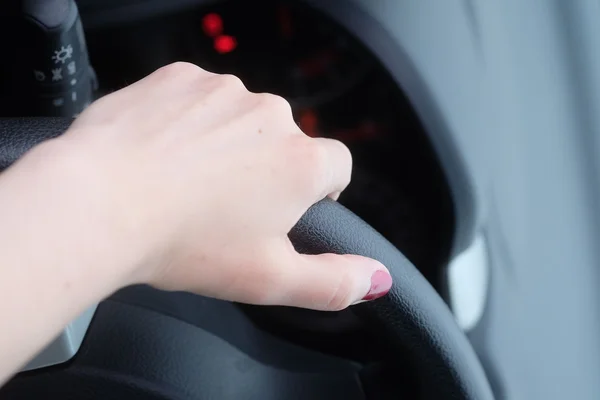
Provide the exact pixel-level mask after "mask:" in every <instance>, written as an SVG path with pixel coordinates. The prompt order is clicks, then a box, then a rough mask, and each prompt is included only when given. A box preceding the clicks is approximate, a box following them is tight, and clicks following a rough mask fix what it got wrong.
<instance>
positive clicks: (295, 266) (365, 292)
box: [270, 251, 392, 311]
mask: <svg viewBox="0 0 600 400" xmlns="http://www.w3.org/2000/svg"><path fill="white" fill-rule="evenodd" d="M291 253H292V254H290V259H289V261H288V262H286V263H285V264H284V265H286V266H285V273H283V274H282V275H281V278H282V279H281V281H280V282H278V283H279V285H278V286H279V287H278V288H277V290H276V293H272V294H273V295H274V296H275V297H276V298H271V299H270V300H271V301H274V302H275V303H277V304H280V305H286V306H293V307H302V308H309V309H314V310H322V311H338V310H342V309H344V308H346V307H348V306H350V305H352V304H355V303H357V302H361V301H368V300H374V299H377V298H379V297H382V296H384V295H385V294H386V293H387V292H388V291H389V290H390V288H391V286H392V277H391V276H390V273H389V272H388V270H387V269H386V268H385V267H384V266H383V264H381V263H380V262H378V261H375V260H372V259H370V258H366V257H362V256H355V255H337V254H321V255H302V254H298V253H296V252H295V251H293V252H291Z"/></svg>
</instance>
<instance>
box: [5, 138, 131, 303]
mask: <svg viewBox="0 0 600 400" xmlns="http://www.w3.org/2000/svg"><path fill="white" fill-rule="evenodd" d="M80 150H83V149H80V148H79V145H78V144H76V143H74V142H71V141H69V140H68V139H63V138H60V139H54V140H51V141H48V142H45V143H43V144H41V145H39V146H37V147H36V148H34V149H33V150H32V151H30V152H29V153H27V154H26V155H25V156H24V157H23V158H22V159H21V160H19V161H18V162H17V163H15V164H14V165H13V166H12V167H11V168H9V169H8V170H6V171H5V172H4V173H2V175H0V216H1V219H2V221H3V226H4V227H5V229H1V231H0V238H1V239H2V240H3V243H5V244H9V243H11V244H12V246H11V247H12V248H13V252H11V253H14V254H15V260H14V263H16V265H19V264H21V263H27V265H34V266H38V265H39V266H40V268H44V269H45V271H46V272H47V273H50V271H54V272H55V275H56V277H57V279H62V280H63V281H64V282H65V284H71V285H81V286H82V287H85V288H87V291H88V293H87V295H89V296H91V297H93V298H90V301H98V300H100V299H101V298H102V297H105V296H107V295H109V294H110V293H111V292H113V291H115V290H117V289H119V288H120V287H123V286H126V285H129V284H131V283H135V280H136V274H135V273H134V272H135V270H136V265H137V264H139V263H140V262H141V256H140V254H139V253H137V252H136V249H134V247H133V246H128V245H127V244H126V243H127V241H126V240H127V238H126V232H125V230H124V229H120V228H119V224H118V223H117V222H116V221H114V218H111V214H110V212H109V211H108V209H109V208H110V207H108V208H107V207H106V205H107V204H106V203H107V202H106V201H105V200H104V199H103V198H104V196H105V195H106V193H105V191H104V189H102V188H101V187H100V186H101V185H100V186H98V185H96V183H98V178H99V177H100V175H101V174H99V173H98V170H97V168H98V167H100V166H99V165H94V164H95V162H94V161H93V160H92V159H91V158H89V157H86V156H85V154H83V153H84V152H83V151H81V153H80ZM3 236H4V237H3Z"/></svg>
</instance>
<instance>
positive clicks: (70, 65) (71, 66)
mask: <svg viewBox="0 0 600 400" xmlns="http://www.w3.org/2000/svg"><path fill="white" fill-rule="evenodd" d="M67 71H68V73H69V75H73V74H74V73H75V72H77V69H76V68H75V61H71V62H70V63H68V64H67Z"/></svg>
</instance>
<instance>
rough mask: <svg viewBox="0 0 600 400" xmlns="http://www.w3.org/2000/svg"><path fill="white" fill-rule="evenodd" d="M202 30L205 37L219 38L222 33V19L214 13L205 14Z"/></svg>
mask: <svg viewBox="0 0 600 400" xmlns="http://www.w3.org/2000/svg"><path fill="white" fill-rule="evenodd" d="M202 30H203V31H204V33H205V34H206V35H207V36H210V37H215V36H219V35H220V34H222V33H223V18H221V16H220V15H219V14H216V13H211V14H206V15H205V16H204V18H202Z"/></svg>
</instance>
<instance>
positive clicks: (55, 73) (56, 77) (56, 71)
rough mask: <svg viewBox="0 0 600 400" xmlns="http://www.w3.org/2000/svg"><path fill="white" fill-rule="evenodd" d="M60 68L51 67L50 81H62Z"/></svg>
mask: <svg viewBox="0 0 600 400" xmlns="http://www.w3.org/2000/svg"><path fill="white" fill-rule="evenodd" d="M62 78H63V77H62V68H53V69H52V82H57V81H62Z"/></svg>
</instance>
